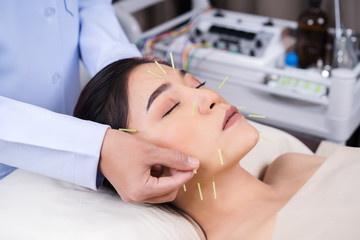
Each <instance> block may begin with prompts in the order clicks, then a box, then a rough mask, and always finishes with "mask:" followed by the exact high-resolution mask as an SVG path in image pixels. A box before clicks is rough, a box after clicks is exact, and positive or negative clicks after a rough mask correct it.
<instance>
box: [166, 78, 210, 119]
mask: <svg viewBox="0 0 360 240" xmlns="http://www.w3.org/2000/svg"><path fill="white" fill-rule="evenodd" d="M205 84H206V81H205V82H203V83H201V84H199V85H198V86H197V87H196V88H201V87H202V86H204V85H205ZM179 104H180V102H177V103H176V104H175V105H174V106H173V107H172V108H170V109H169V111H167V112H166V113H165V114H164V116H163V118H164V117H166V116H167V115H169V114H170V113H171V112H172V110H174V109H175V108H176V107H177V106H179Z"/></svg>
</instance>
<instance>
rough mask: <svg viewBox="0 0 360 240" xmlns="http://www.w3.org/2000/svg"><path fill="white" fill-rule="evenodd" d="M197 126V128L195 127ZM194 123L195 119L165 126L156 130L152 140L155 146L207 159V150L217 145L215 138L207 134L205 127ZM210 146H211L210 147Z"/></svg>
mask: <svg viewBox="0 0 360 240" xmlns="http://www.w3.org/2000/svg"><path fill="white" fill-rule="evenodd" d="M195 126H196V127H195ZM199 126H201V125H200V124H196V123H194V122H193V119H191V120H189V119H182V120H180V121H176V122H172V123H171V124H168V125H167V124H163V125H162V126H161V130H159V129H156V128H154V129H153V130H154V131H157V132H153V133H152V134H151V135H152V136H153V138H152V139H151V140H150V141H152V142H153V143H154V144H156V145H158V146H161V147H165V148H170V149H175V150H178V151H181V152H183V153H185V154H187V155H189V156H192V157H196V158H199V159H200V160H201V159H205V158H206V154H207V152H208V151H207V150H208V149H209V148H211V147H212V145H215V141H214V138H212V137H211V136H209V134H207V131H206V130H205V129H204V127H202V126H201V127H199ZM209 144H211V145H210V146H209Z"/></svg>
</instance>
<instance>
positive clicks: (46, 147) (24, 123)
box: [0, 96, 108, 189]
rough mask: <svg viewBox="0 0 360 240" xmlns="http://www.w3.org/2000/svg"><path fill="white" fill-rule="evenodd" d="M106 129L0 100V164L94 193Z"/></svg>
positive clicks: (7, 100) (3, 98) (50, 112)
mask: <svg viewBox="0 0 360 240" xmlns="http://www.w3.org/2000/svg"><path fill="white" fill-rule="evenodd" d="M107 129H108V126H106V125H102V124H97V123H94V122H90V121H84V120H80V119H77V118H75V117H71V116H68V115H63V114H58V113H55V112H52V111H49V110H46V109H43V108H40V107H36V106H33V105H29V104H26V103H22V102H18V101H15V100H12V99H9V98H5V97H2V96H0V162H1V163H4V164H7V165H10V166H14V167H17V168H22V169H25V170H29V171H33V172H36V173H39V174H42V175H46V176H49V177H53V178H57V179H60V180H64V181H68V182H72V183H75V184H78V185H81V186H84V187H88V188H92V189H96V188H97V187H98V186H99V182H97V180H98V181H102V179H103V178H102V176H100V177H98V174H99V171H98V162H99V156H100V150H101V146H102V141H103V139H104V135H105V132H106V130H107Z"/></svg>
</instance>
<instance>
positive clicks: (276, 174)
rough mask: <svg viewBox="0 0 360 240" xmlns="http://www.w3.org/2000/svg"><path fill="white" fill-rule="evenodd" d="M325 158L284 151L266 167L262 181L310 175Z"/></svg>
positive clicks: (269, 181) (275, 180)
mask: <svg viewBox="0 0 360 240" xmlns="http://www.w3.org/2000/svg"><path fill="white" fill-rule="evenodd" d="M325 159H326V158H324V157H320V156H316V155H308V154H302V153H285V154H283V155H281V156H279V157H278V158H276V159H275V160H274V161H273V162H272V163H271V164H270V165H269V167H268V168H267V170H266V172H265V175H264V179H263V181H264V182H266V183H269V184H270V183H275V182H277V181H281V180H290V179H294V178H297V176H299V177H311V176H312V174H314V172H315V171H316V170H317V169H318V168H319V167H320V166H321V164H322V163H323V162H324V161H325Z"/></svg>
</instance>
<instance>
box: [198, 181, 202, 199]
mask: <svg viewBox="0 0 360 240" xmlns="http://www.w3.org/2000/svg"><path fill="white" fill-rule="evenodd" d="M197 185H198V190H199V195H200V200H201V201H202V200H203V196H202V192H201V187H200V183H199V182H198V183H197Z"/></svg>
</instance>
